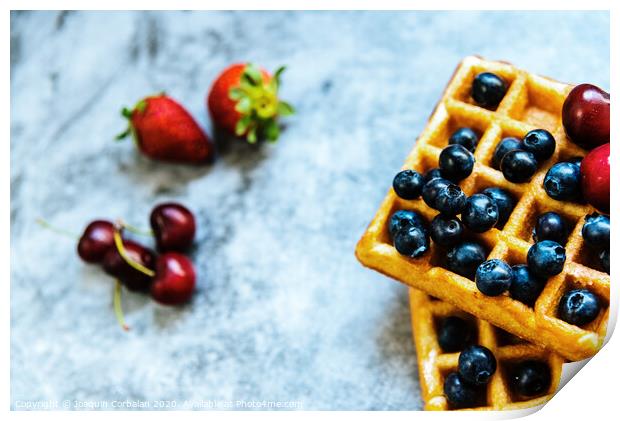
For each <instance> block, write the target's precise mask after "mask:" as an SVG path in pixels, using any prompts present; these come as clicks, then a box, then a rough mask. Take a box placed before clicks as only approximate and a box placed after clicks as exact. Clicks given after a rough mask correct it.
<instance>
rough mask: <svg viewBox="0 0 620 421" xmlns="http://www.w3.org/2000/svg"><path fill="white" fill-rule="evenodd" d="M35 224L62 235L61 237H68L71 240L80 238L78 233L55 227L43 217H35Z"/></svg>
mask: <svg viewBox="0 0 620 421" xmlns="http://www.w3.org/2000/svg"><path fill="white" fill-rule="evenodd" d="M36 222H37V224H39V225H41V226H42V227H43V228H45V229H48V230H50V231H52V232H54V233H56V234H58V235H62V236H63V237H67V238H70V239H72V240H78V239H79V238H80V236H79V235H76V234H75V233H73V232H71V231H68V230H65V229H62V228H57V227H55V226H53V225H51V224H50V223H49V222H47V221H46V220H45V219H43V218H37V219H36Z"/></svg>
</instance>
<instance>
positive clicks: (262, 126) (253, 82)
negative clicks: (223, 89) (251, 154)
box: [228, 63, 295, 143]
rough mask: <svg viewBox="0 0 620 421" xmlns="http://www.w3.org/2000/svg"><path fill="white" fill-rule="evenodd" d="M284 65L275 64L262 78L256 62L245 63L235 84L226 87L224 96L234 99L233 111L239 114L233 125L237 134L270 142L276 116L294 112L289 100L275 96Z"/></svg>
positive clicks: (277, 128)
mask: <svg viewBox="0 0 620 421" xmlns="http://www.w3.org/2000/svg"><path fill="white" fill-rule="evenodd" d="M285 69H286V68H285V67H284V66H282V67H279V68H278V69H277V70H276V71H275V73H274V74H273V77H272V78H271V79H269V81H267V82H265V81H264V80H263V75H262V73H261V71H260V69H259V68H258V67H257V66H256V65H254V64H252V63H248V64H247V65H246V66H245V68H244V69H243V73H242V74H241V80H240V81H239V85H238V86H234V87H232V88H230V90H229V91H228V97H229V98H230V99H231V100H233V101H234V102H235V111H237V112H238V113H239V114H240V115H241V117H240V118H239V120H238V121H237V124H236V126H235V134H236V135H237V136H245V137H246V139H247V141H248V142H249V143H256V142H257V141H258V139H263V138H264V139H267V140H268V141H270V142H275V141H276V140H277V139H278V137H279V136H280V126H279V125H278V118H279V117H280V116H288V115H291V114H294V113H295V110H294V109H293V107H292V106H291V104H289V103H288V102H285V101H281V100H280V99H279V98H278V89H279V87H280V77H281V75H282V72H284V70H285Z"/></svg>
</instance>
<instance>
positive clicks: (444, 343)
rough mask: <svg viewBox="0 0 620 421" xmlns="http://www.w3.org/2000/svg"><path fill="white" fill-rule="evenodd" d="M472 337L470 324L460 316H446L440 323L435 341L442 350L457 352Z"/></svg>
mask: <svg viewBox="0 0 620 421" xmlns="http://www.w3.org/2000/svg"><path fill="white" fill-rule="evenodd" d="M471 337H472V326H471V324H470V323H468V322H467V321H466V320H464V319H461V318H460V317H456V316H450V317H446V318H445V319H444V320H443V322H442V323H441V327H440V328H439V332H438V334H437V341H438V342H439V346H440V347H441V349H442V351H443V352H458V351H460V350H462V349H463V348H465V346H466V345H467V343H468V342H469V341H470V340H471Z"/></svg>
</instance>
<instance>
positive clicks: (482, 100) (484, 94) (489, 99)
mask: <svg viewBox="0 0 620 421" xmlns="http://www.w3.org/2000/svg"><path fill="white" fill-rule="evenodd" d="M506 90H507V86H506V82H504V81H503V80H502V78H500V77H499V76H497V75H495V74H493V73H489V72H484V73H480V74H479V75H477V76H476V77H475V78H474V83H473V85H472V89H471V96H472V98H473V99H474V101H476V102H477V103H478V104H479V105H481V106H483V107H488V108H494V107H497V106H498V105H499V103H500V102H501V101H502V99H503V98H504V95H506Z"/></svg>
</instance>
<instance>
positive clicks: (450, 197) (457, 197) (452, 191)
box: [435, 183, 467, 216]
mask: <svg viewBox="0 0 620 421" xmlns="http://www.w3.org/2000/svg"><path fill="white" fill-rule="evenodd" d="M466 200H467V196H465V193H463V190H461V188H460V187H459V186H457V185H456V184H452V183H450V184H448V185H447V186H445V187H444V188H442V189H441V190H439V192H438V193H437V197H436V198H435V209H437V210H438V211H439V212H441V213H443V214H444V215H447V216H453V215H456V214H459V213H461V211H462V210H463V207H464V206H465V201H466Z"/></svg>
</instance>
